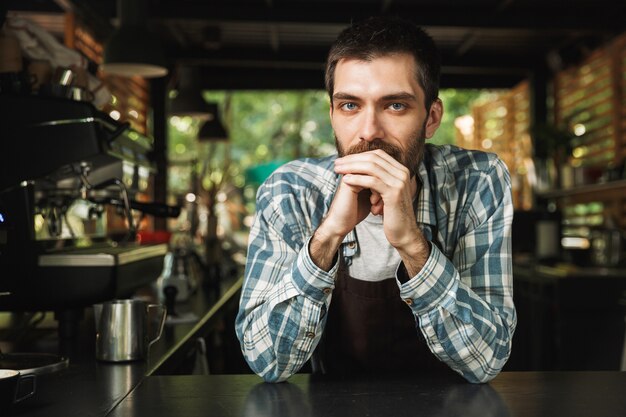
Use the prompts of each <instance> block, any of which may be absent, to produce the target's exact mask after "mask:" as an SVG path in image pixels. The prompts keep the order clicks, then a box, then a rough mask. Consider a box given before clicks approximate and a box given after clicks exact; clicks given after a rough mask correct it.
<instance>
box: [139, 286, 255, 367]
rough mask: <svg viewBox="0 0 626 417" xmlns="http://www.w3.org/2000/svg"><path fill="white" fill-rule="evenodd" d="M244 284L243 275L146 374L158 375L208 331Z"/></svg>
mask: <svg viewBox="0 0 626 417" xmlns="http://www.w3.org/2000/svg"><path fill="white" fill-rule="evenodd" d="M242 286H243V276H241V277H239V279H237V281H235V282H234V283H233V284H232V285H231V286H230V287H229V288H228V290H227V291H226V292H225V293H224V294H223V295H222V296H221V297H220V299H219V300H217V302H216V303H215V304H213V306H212V307H211V309H210V310H209V311H208V312H207V313H206V314H205V315H204V316H203V317H202V318H201V319H200V320H199V321H198V322H197V323H196V325H195V326H194V327H193V328H192V329H191V330H189V332H187V334H186V335H185V336H184V337H183V338H182V339H180V340H179V341H178V342H177V343H176V344H175V345H173V346H171V347H170V348H169V349H168V350H167V352H166V353H165V354H164V355H162V356H161V357H160V358H159V359H158V360H157V361H155V362H154V363H150V365H149V367H148V370H147V372H146V375H156V374H158V373H159V371H163V370H164V368H166V367H167V362H168V361H170V360H173V359H174V357H175V356H176V355H180V354H184V352H185V348H184V347H185V345H190V344H192V343H194V338H195V337H198V335H199V334H203V333H206V331H207V329H208V328H209V327H210V326H211V325H212V324H211V323H212V322H213V320H215V318H216V317H218V312H220V310H222V308H224V306H225V305H226V304H227V303H229V302H230V301H233V300H237V301H238V297H237V295H238V294H239V292H240V291H241V287H242Z"/></svg>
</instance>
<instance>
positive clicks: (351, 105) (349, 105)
mask: <svg viewBox="0 0 626 417" xmlns="http://www.w3.org/2000/svg"><path fill="white" fill-rule="evenodd" d="M341 108H342V109H344V110H355V109H356V104H354V103H344V104H342V105H341Z"/></svg>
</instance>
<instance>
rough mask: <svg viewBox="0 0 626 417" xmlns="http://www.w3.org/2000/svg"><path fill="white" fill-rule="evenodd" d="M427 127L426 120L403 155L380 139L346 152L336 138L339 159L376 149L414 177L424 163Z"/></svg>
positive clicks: (358, 144) (362, 142) (357, 145)
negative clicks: (402, 166) (403, 167)
mask: <svg viewBox="0 0 626 417" xmlns="http://www.w3.org/2000/svg"><path fill="white" fill-rule="evenodd" d="M425 127H426V120H425V121H424V125H423V126H422V129H421V130H420V131H419V132H417V133H416V134H415V136H414V137H413V138H411V141H410V146H409V148H408V149H407V151H406V153H403V152H402V149H400V148H398V147H397V146H394V145H391V144H389V143H387V142H383V141H382V140H380V139H374V140H373V141H371V142H368V141H365V140H364V141H361V142H359V143H357V144H356V145H354V146H353V147H351V148H348V149H347V150H346V149H343V148H342V147H341V145H340V144H339V141H338V140H337V137H336V136H335V145H336V146H337V152H338V154H339V157H342V156H346V155H354V154H357V153H362V152H368V151H374V150H376V149H382V150H383V151H385V152H386V153H387V154H389V155H390V156H391V157H392V158H393V159H395V160H396V161H398V162H400V163H401V164H402V165H404V166H405V167H407V169H408V170H409V172H410V173H411V177H414V176H416V175H417V171H418V169H419V165H420V163H421V162H422V158H423V157H424V146H425V142H426V137H425V136H424V130H425Z"/></svg>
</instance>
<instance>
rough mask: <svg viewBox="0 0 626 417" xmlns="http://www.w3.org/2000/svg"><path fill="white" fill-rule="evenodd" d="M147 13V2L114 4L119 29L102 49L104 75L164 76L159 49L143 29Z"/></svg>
mask: <svg viewBox="0 0 626 417" xmlns="http://www.w3.org/2000/svg"><path fill="white" fill-rule="evenodd" d="M146 12H147V8H146V0H118V1H117V14H118V19H119V26H118V28H117V29H116V30H115V31H114V32H113V35H112V36H111V38H110V39H109V40H108V42H107V43H106V45H105V48H104V57H103V62H102V65H101V69H102V71H103V72H105V73H107V74H112V75H121V76H124V77H132V76H140V77H145V78H156V77H163V76H165V75H167V67H166V60H165V56H164V54H163V50H162V49H161V45H159V43H158V41H157V40H156V38H155V35H153V34H151V33H150V32H149V31H148V28H147V27H146V25H145V20H146Z"/></svg>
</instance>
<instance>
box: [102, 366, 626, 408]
mask: <svg viewBox="0 0 626 417" xmlns="http://www.w3.org/2000/svg"><path fill="white" fill-rule="evenodd" d="M624 387H626V372H554V373H548V372H546V373H541V372H505V373H502V374H500V375H499V376H498V377H496V378H495V379H494V380H493V381H491V382H490V383H489V384H482V385H473V384H469V383H467V382H464V381H463V380H461V379H460V378H445V379H444V378H433V377H428V376H424V375H421V376H415V377H409V376H406V375H403V376H398V377H385V378H380V379H376V380H368V379H352V380H332V379H324V378H321V377H316V376H311V375H304V374H300V375H295V376H293V377H292V378H291V379H290V380H289V382H287V383H280V384H267V383H263V382H262V381H261V379H260V378H259V377H257V376H254V375H212V376H208V375H205V376H151V377H147V378H145V379H144V380H143V381H142V383H141V384H140V385H139V386H138V387H137V389H135V390H134V391H133V392H132V393H131V394H130V395H129V396H128V397H126V398H125V399H124V400H123V401H122V402H121V403H120V404H119V405H118V406H117V407H116V408H115V409H114V410H113V411H112V412H111V413H110V414H109V416H112V417H143V416H160V417H169V416H171V417H175V416H176V417H177V416H181V417H182V416H184V417H196V416H197V417H200V416H202V417H206V416H243V417H260V416H272V417H281V416H298V417H317V416H320V417H322V416H323V417H334V416H337V417H353V416H394V417H402V416H411V417H414V416H438V417H446V416H454V417H458V416H464V417H474V416H476V417H478V416H480V417H539V416H545V417H555V416H558V417H578V416H580V417H589V416H594V417H616V416H624V415H626V396H625V395H624V393H625V391H624Z"/></svg>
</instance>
